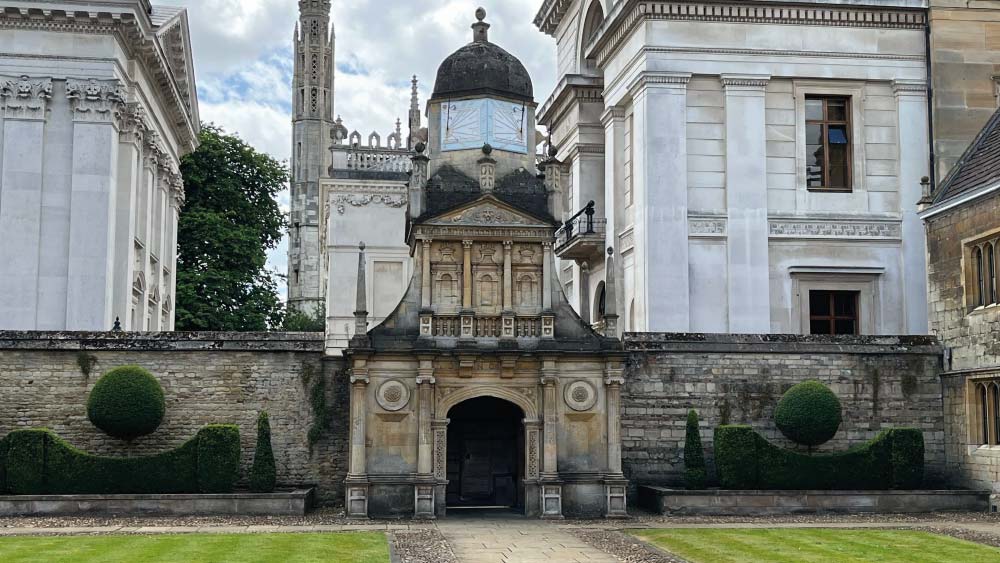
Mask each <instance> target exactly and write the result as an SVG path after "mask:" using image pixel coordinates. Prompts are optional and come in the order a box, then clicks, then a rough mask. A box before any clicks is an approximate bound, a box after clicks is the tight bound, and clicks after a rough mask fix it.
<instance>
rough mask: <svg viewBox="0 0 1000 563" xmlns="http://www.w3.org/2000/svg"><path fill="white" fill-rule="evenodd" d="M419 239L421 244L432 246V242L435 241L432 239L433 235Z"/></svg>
mask: <svg viewBox="0 0 1000 563" xmlns="http://www.w3.org/2000/svg"><path fill="white" fill-rule="evenodd" d="M417 240H419V241H420V244H422V245H424V246H425V247H427V246H430V245H431V243H432V242H434V239H432V238H431V237H420V238H418V239H417Z"/></svg>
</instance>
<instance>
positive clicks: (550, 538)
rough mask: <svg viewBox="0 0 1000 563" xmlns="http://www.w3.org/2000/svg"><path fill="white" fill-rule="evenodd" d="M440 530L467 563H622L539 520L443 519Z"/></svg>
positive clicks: (460, 559)
mask: <svg viewBox="0 0 1000 563" xmlns="http://www.w3.org/2000/svg"><path fill="white" fill-rule="evenodd" d="M438 529H439V530H440V531H441V533H442V534H443V535H444V537H445V539H446V540H447V541H448V544H449V545H450V546H451V548H452V551H454V552H455V555H456V556H457V557H458V559H459V561H462V562H463V563H618V560H617V559H615V558H614V557H612V556H611V555H608V554H607V553H604V552H603V551H600V550H598V549H597V548H594V547H591V546H589V545H587V544H585V543H583V542H581V541H580V540H578V539H576V538H575V537H573V536H572V535H571V534H569V533H568V532H567V531H565V530H563V529H560V526H558V525H555V524H551V523H547V522H542V521H538V520H527V519H522V520H511V519H503V520H488V519H482V520H474V521H469V520H464V519H457V520H441V521H439V522H438Z"/></svg>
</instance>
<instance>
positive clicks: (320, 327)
mask: <svg viewBox="0 0 1000 563" xmlns="http://www.w3.org/2000/svg"><path fill="white" fill-rule="evenodd" d="M282 330H284V331H286V332H324V331H326V305H325V304H320V305H316V308H315V309H313V311H312V313H306V312H303V311H299V310H298V309H289V310H288V311H286V312H285V324H284V325H283V326H282Z"/></svg>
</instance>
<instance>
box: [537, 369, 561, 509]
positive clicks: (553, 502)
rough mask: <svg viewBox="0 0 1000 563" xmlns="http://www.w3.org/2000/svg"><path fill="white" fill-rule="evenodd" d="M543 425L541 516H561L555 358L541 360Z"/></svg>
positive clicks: (557, 382) (540, 480) (557, 387)
mask: <svg viewBox="0 0 1000 563" xmlns="http://www.w3.org/2000/svg"><path fill="white" fill-rule="evenodd" d="M541 373H542V377H541V380H540V383H541V385H542V411H543V416H544V417H545V419H544V426H543V428H542V434H543V440H544V441H543V450H542V471H541V473H540V475H539V482H540V487H539V491H540V495H541V512H542V518H562V480H561V479H560V478H559V410H558V409H559V407H558V402H557V400H558V391H559V377H558V368H557V366H556V360H555V359H554V358H543V359H542V369H541Z"/></svg>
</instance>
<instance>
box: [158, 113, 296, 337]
mask: <svg viewBox="0 0 1000 563" xmlns="http://www.w3.org/2000/svg"><path fill="white" fill-rule="evenodd" d="M199 140H200V141H201V146H199V147H198V150H196V151H195V152H194V153H192V154H190V155H188V156H186V157H184V160H183V161H182V163H181V172H182V174H183V175H184V185H185V191H186V194H187V202H186V203H185V205H184V209H183V210H182V212H181V215H180V221H179V224H178V227H177V246H178V258H177V300H176V307H177V330H197V331H206V330H213V331H214V330H227V331H259V330H267V329H268V328H271V327H276V326H280V325H281V322H282V317H283V307H282V304H281V301H280V300H279V299H278V288H277V284H276V283H275V281H274V277H273V276H272V274H271V272H269V271H268V270H267V268H266V266H265V264H266V262H267V252H268V250H270V249H273V248H275V247H276V246H277V245H278V242H279V241H280V240H281V237H282V234H283V232H284V228H285V225H286V221H285V217H284V215H283V214H282V212H281V209H280V208H279V207H278V203H277V200H276V199H275V197H276V196H277V194H278V192H279V191H281V190H282V189H283V188H284V186H285V183H286V182H287V180H288V169H287V167H286V166H285V165H284V164H282V163H280V162H278V161H276V160H274V159H273V158H271V157H270V156H268V155H266V154H262V153H260V152H257V151H256V150H255V149H254V148H253V147H251V146H250V145H248V144H247V143H246V142H245V141H243V140H242V139H240V138H239V137H237V136H235V135H227V134H226V133H225V131H223V129H222V128H220V127H216V126H214V125H204V126H202V129H201V134H200V135H199Z"/></svg>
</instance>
